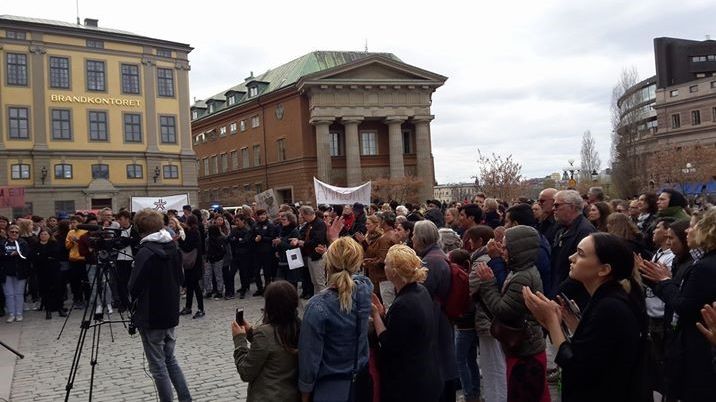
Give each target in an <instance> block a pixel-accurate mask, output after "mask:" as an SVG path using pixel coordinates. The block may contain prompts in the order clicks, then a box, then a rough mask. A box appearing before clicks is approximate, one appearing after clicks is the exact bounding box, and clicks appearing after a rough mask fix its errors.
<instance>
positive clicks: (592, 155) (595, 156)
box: [580, 130, 602, 182]
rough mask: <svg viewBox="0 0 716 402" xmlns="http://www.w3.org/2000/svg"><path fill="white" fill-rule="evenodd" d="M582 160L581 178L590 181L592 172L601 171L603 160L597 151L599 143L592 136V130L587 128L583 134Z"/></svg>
mask: <svg viewBox="0 0 716 402" xmlns="http://www.w3.org/2000/svg"><path fill="white" fill-rule="evenodd" d="M581 154H582V155H581V156H582V158H581V159H582V161H581V166H580V176H581V180H582V181H585V182H589V181H590V180H591V177H592V172H594V171H596V172H597V173H598V172H599V169H600V168H601V167H602V160H601V159H600V158H599V151H597V145H596V143H595V141H594V137H592V133H591V131H589V130H587V131H585V132H584V134H583V135H582V151H581Z"/></svg>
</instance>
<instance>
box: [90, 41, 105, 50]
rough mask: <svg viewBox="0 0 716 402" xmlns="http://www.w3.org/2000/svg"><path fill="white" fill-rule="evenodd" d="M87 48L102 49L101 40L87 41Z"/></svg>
mask: <svg viewBox="0 0 716 402" xmlns="http://www.w3.org/2000/svg"><path fill="white" fill-rule="evenodd" d="M86 43H87V47H90V48H92V49H104V42H103V41H101V40H94V39H87V42H86Z"/></svg>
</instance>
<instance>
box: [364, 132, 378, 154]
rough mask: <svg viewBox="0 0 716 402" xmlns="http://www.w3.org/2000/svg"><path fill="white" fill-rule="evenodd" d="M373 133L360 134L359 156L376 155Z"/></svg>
mask: <svg viewBox="0 0 716 402" xmlns="http://www.w3.org/2000/svg"><path fill="white" fill-rule="evenodd" d="M375 135H376V134H375V132H370V131H368V132H362V133H360V145H361V146H360V153H361V155H378V144H377V143H376V139H375Z"/></svg>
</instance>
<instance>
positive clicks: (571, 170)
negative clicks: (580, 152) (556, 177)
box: [562, 159, 579, 190]
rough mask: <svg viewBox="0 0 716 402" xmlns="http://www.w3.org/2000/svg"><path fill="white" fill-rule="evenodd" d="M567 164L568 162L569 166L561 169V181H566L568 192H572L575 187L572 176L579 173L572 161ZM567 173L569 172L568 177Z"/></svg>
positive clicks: (575, 182)
mask: <svg viewBox="0 0 716 402" xmlns="http://www.w3.org/2000/svg"><path fill="white" fill-rule="evenodd" d="M567 162H569V166H567V167H566V168H564V169H562V170H564V175H562V180H568V182H567V188H568V189H570V190H574V188H575V187H577V181H576V180H574V174H575V173H579V169H577V168H576V167H574V159H570V160H568V161H567ZM567 172H569V175H567Z"/></svg>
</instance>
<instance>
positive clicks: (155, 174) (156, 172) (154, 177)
mask: <svg viewBox="0 0 716 402" xmlns="http://www.w3.org/2000/svg"><path fill="white" fill-rule="evenodd" d="M160 174H161V170H160V169H159V166H155V167H154V176H153V177H152V178H153V179H154V182H155V183H156V182H157V179H158V178H159V175H160Z"/></svg>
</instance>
